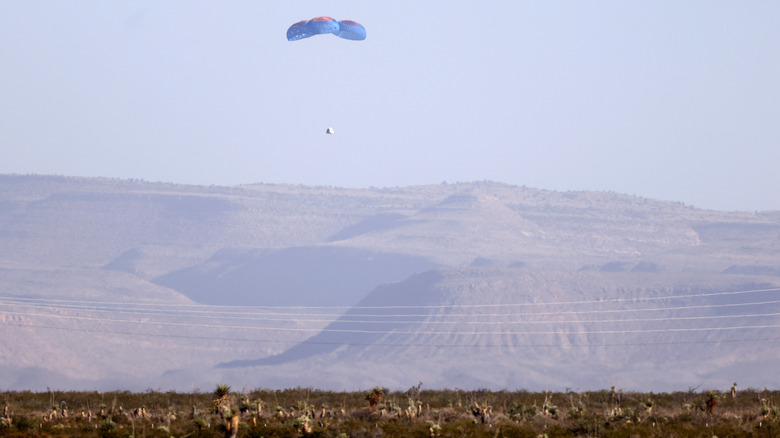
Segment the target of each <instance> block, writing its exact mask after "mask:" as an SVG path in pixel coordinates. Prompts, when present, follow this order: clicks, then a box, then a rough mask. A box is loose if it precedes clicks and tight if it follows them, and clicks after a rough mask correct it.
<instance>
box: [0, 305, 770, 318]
mask: <svg viewBox="0 0 780 438" xmlns="http://www.w3.org/2000/svg"><path fill="white" fill-rule="evenodd" d="M778 303H780V300H770V301H756V302H742V303H729V304H702V305H689V306H667V307H647V308H638V309H637V308H617V309H601V310H571V311H554V312H538V311H534V312H512V313H417V314H404V313H399V314H382V313H375V314H353V313H346V314H342V313H336V314H330V313H329V314H321V313H316V314H314V315H315V316H332V317H334V318H339V320H340V321H343V322H365V323H375V322H393V321H387V320H385V321H376V320H373V321H369V320H354V319H348V318H356V317H361V318H376V317H381V318H412V317H415V318H431V317H437V318H440V319H441V318H461V317H471V318H473V317H483V318H484V317H490V318H499V317H523V316H534V317H539V316H572V315H588V314H606V313H636V312H663V311H672V310H694V309H719V308H733V307H746V306H766V305H769V304H778ZM1 304H2V303H0V305H1ZM10 305H13V306H17V307H32V308H37V309H51V310H71V311H84V312H99V313H118V314H127V315H141V316H144V315H146V316H167V317H190V318H208V319H236V320H248V321H289V320H291V318H284V319H281V318H278V317H281V316H285V317H292V316H307V317H309V316H312V314H311V313H241V314H240V315H241V316H239V315H236V314H235V313H228V312H206V311H197V312H195V313H194V314H193V313H192V311H157V310H153V309H151V310H147V309H144V310H118V309H120V308H112V307H98V308H92V307H79V306H68V305H41V304H17V303H13V304H10ZM220 315H224V316H220ZM243 315H248V316H243ZM256 315H261V316H256ZM269 315H270V316H269ZM295 321H306V322H330V321H334V319H333V318H329V319H300V318H295ZM398 322H402V321H398ZM406 322H410V323H415V322H418V321H406ZM420 322H424V321H420Z"/></svg>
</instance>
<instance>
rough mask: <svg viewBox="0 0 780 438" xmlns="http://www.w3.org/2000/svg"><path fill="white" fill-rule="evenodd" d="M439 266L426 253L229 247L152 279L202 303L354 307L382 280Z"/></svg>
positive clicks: (329, 247) (384, 281) (349, 249)
mask: <svg viewBox="0 0 780 438" xmlns="http://www.w3.org/2000/svg"><path fill="white" fill-rule="evenodd" d="M435 266H436V264H435V263H433V262H431V261H430V260H428V259H427V258H424V257H418V256H409V255H403V254H390V253H379V252H373V251H367V250H361V249H354V248H343V247H331V246H306V247H293V248H286V249H282V250H272V251H268V250H266V251H263V250H251V251H237V250H232V251H231V250H226V251H221V252H219V253H217V254H215V256H214V257H212V259H211V260H209V261H207V262H206V263H204V264H203V265H198V266H194V267H191V268H186V269H182V270H179V271H174V272H171V273H169V274H166V275H164V276H162V277H158V278H157V279H155V280H154V283H156V284H159V285H161V286H165V287H169V288H171V289H174V290H176V291H178V292H180V293H183V294H184V295H186V296H187V297H189V298H190V299H192V300H194V301H196V302H199V303H203V304H221V305H247V306H258V305H263V306H292V305H295V306H351V305H354V304H355V303H357V302H358V301H359V300H360V299H361V298H363V297H364V296H365V295H366V294H368V293H369V292H370V291H371V290H372V289H374V288H375V287H376V286H377V285H379V284H382V283H390V282H397V281H400V280H403V279H404V278H407V277H408V276H410V275H412V274H414V273H417V272H422V271H425V270H428V269H431V268H433V267H435Z"/></svg>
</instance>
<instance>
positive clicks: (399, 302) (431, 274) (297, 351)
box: [217, 270, 442, 368]
mask: <svg viewBox="0 0 780 438" xmlns="http://www.w3.org/2000/svg"><path fill="white" fill-rule="evenodd" d="M441 278H442V274H441V272H440V271H438V270H430V271H426V272H423V273H420V274H416V275H413V276H411V277H410V278H408V279H407V280H404V281H403V282H400V283H395V284H386V285H382V286H379V287H377V288H376V289H374V290H373V291H372V292H371V293H370V294H369V295H368V296H367V297H366V298H365V299H363V300H361V301H360V303H358V304H357V305H356V306H354V307H352V308H350V309H349V310H348V311H347V312H346V313H345V314H344V315H342V316H341V317H339V319H337V320H336V321H334V322H332V323H331V324H329V325H328V326H326V327H325V328H324V329H323V330H322V331H320V332H319V333H318V334H316V335H314V336H312V337H310V338H309V339H307V340H305V341H303V342H301V343H299V344H296V345H295V346H293V347H291V348H289V349H287V350H285V351H284V352H282V353H280V354H277V355H275V356H270V357H266V358H262V359H256V360H237V361H232V362H226V363H222V364H219V365H218V366H217V367H218V368H239V367H249V366H259V365H280V364H284V363H288V362H294V361H298V360H301V359H307V358H310V357H314V356H319V355H323V354H327V353H331V352H334V351H336V350H339V349H342V348H346V349H347V351H349V350H350V349H362V348H366V347H370V346H374V345H377V343H380V341H382V339H383V338H386V337H388V333H392V332H393V331H395V330H398V329H399V323H398V321H399V320H404V319H405V317H404V315H406V316H407V317H408V318H412V319H418V318H419V317H420V313H421V312H423V313H425V312H426V309H425V306H427V305H433V304H436V303H439V302H440V299H441V297H440V296H439V295H438V294H439V293H440V291H438V289H436V288H435V287H434V285H436V283H437V282H439V280H440V279H441ZM404 306H409V307H404ZM421 309H422V310H421ZM427 311H429V312H430V311H431V310H427ZM367 318H368V319H371V320H372V321H374V322H375V324H371V325H370V329H367V328H366V322H365V320H366V319H367ZM375 318H378V319H375ZM383 319H387V322H384V323H383V322H381V321H382V320H383Z"/></svg>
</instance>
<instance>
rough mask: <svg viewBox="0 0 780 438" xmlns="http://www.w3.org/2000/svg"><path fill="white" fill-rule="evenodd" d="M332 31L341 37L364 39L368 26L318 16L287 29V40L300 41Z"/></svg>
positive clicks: (356, 39) (355, 39)
mask: <svg viewBox="0 0 780 438" xmlns="http://www.w3.org/2000/svg"><path fill="white" fill-rule="evenodd" d="M326 33H332V34H333V35H336V36H337V37H339V38H344V39H347V40H354V41H362V40H364V39H366V28H364V27H363V25H361V24H360V23H358V22H356V21H352V20H341V21H337V20H335V19H333V18H331V17H316V18H312V19H311V20H303V21H299V22H297V23H295V24H293V25H292V26H290V28H289V29H287V40H288V41H298V40H302V39H304V38H309V37H312V36H314V35H322V34H326Z"/></svg>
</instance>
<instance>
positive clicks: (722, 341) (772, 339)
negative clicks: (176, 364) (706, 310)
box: [5, 323, 780, 348]
mask: <svg viewBox="0 0 780 438" xmlns="http://www.w3.org/2000/svg"><path fill="white" fill-rule="evenodd" d="M5 324H6V325H10V326H17V327H34V328H43V329H55V330H65V331H74V332H88V333H100V334H118V335H128V336H149V337H158V338H174V339H193V340H208V341H224V342H254V343H282V344H310V345H347V346H376V347H424V348H431V347H433V348H508V347H511V348H560V347H562V345H560V344H520V345H512V346H508V345H505V344H469V345H465V344H437V343H419V342H410V343H387V342H354V341H350V342H329V341H312V340H310V339H309V340H303V341H294V340H290V341H285V340H280V339H249V338H227V337H217V336H193V335H176V334H170V333H166V334H160V333H137V332H127V331H110V330H108V331H107V330H102V329H100V330H99V329H84V328H73V327H56V326H44V325H36V324H17V323H5ZM775 341H780V337H763V338H737V339H734V338H732V339H719V340H692V341H656V342H615V343H602V344H593V343H587V344H583V343H567V344H566V345H565V347H567V348H568V347H587V348H601V347H631V346H636V347H641V346H650V345H693V344H727V343H742V342H775Z"/></svg>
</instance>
